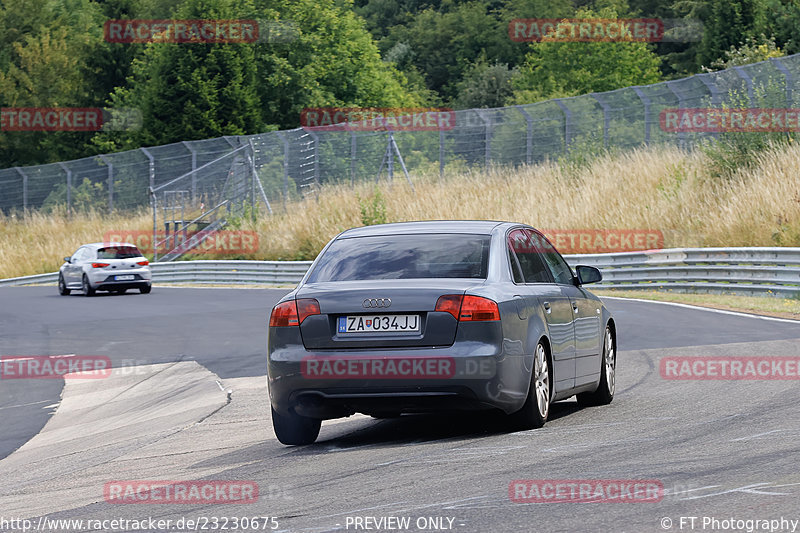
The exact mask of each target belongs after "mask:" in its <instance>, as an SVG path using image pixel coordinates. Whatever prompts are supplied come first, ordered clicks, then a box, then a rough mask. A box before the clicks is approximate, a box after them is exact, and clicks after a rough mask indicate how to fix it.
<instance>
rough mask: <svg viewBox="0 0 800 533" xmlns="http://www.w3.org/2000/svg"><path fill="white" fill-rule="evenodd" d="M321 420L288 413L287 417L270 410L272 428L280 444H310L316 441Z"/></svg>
mask: <svg viewBox="0 0 800 533" xmlns="http://www.w3.org/2000/svg"><path fill="white" fill-rule="evenodd" d="M321 426H322V420H320V419H318V418H309V417H307V416H300V415H298V414H295V413H290V414H289V415H288V416H286V415H281V414H278V413H276V412H275V409H274V408H272V427H273V429H274V430H275V436H276V437H278V440H279V441H280V442H281V443H282V444H295V445H303V444H311V443H313V442H314V441H315V440H317V436H318V435H319V430H320V427H321Z"/></svg>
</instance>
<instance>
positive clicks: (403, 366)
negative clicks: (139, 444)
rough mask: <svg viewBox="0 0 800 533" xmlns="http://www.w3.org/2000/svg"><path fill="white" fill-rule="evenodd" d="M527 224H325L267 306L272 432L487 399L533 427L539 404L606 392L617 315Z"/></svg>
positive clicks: (482, 404) (287, 434)
mask: <svg viewBox="0 0 800 533" xmlns="http://www.w3.org/2000/svg"><path fill="white" fill-rule="evenodd" d="M600 280H601V275H600V271H599V270H597V269H596V268H594V267H591V266H577V267H576V269H575V272H573V271H572V269H571V268H570V267H569V265H567V263H566V261H565V260H564V258H563V257H561V255H560V254H559V253H558V252H557V251H556V249H555V248H554V247H553V246H552V244H550V242H549V241H548V240H547V239H546V238H545V237H544V236H543V235H542V234H541V233H540V232H538V231H537V230H535V229H534V228H532V227H530V226H526V225H523V224H514V223H508V222H490V221H431V222H408V223H397V224H384V225H377V226H367V227H362V228H355V229H351V230H347V231H345V232H343V233H341V234H339V235H338V236H336V237H335V238H334V239H333V240H332V241H331V242H329V243H328V244H327V246H326V247H325V248H324V249H323V250H322V252H321V253H320V254H319V256H318V257H317V259H316V261H314V263H313V264H312V265H311V268H310V269H309V270H308V272H307V273H306V275H305V277H304V278H303V279H302V281H301V282H300V284H299V285H298V286H297V288H295V290H293V291H292V292H290V293H289V294H287V295H286V296H285V297H284V298H282V299H281V301H280V302H279V303H278V304H277V305H276V306H275V307H274V308H273V309H272V313H271V315H270V320H269V331H268V337H267V351H268V357H267V374H268V375H267V380H268V385H269V396H270V400H271V403H272V422H273V426H274V429H275V434H276V436H277V437H278V440H279V441H280V442H282V443H284V444H309V443H312V442H314V441H315V440H316V438H317V436H318V435H319V430H320V424H321V421H322V420H324V419H330V418H339V417H346V416H350V415H352V414H354V413H364V414H367V415H372V416H374V417H377V418H384V417H391V416H399V415H401V414H403V413H424V412H436V411H451V410H462V411H463V410H495V411H498V412H501V413H505V416H508V418H509V419H510V421H511V422H512V423H513V426H514V427H517V428H525V429H530V428H538V427H541V426H542V425H543V424H544V423H545V422H546V421H547V416H548V413H549V411H550V404H551V403H552V402H554V401H558V400H564V399H567V398H570V397H572V396H575V395H577V398H578V402H579V403H580V404H581V405H584V406H585V405H602V404H607V403H609V402H611V400H612V399H613V397H614V382H615V370H616V326H615V323H614V319H613V317H612V316H611V314H610V313H609V312H608V310H607V309H606V308H605V306H604V305H603V303H602V302H601V301H600V300H599V299H598V298H597V297H596V296H594V295H593V294H592V293H590V292H589V291H587V290H586V288H585V287H584V285H586V284H588V283H593V282H597V281H600Z"/></svg>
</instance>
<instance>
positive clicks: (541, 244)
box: [531, 232, 573, 285]
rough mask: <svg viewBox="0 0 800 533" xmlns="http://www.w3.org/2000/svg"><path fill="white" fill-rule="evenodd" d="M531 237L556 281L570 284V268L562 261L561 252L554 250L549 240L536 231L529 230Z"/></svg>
mask: <svg viewBox="0 0 800 533" xmlns="http://www.w3.org/2000/svg"><path fill="white" fill-rule="evenodd" d="M531 238H532V239H533V240H534V245H535V246H536V248H537V249H538V250H540V251H541V254H540V255H541V256H542V258H543V259H544V261H545V263H547V267H548V268H549V269H550V273H551V274H553V278H554V279H555V280H556V283H559V284H561V285H572V279H573V274H572V269H571V268H570V267H569V265H568V264H567V262H566V261H564V258H563V257H561V254H559V253H558V252H557V251H556V249H555V247H553V245H552V244H550V241H548V240H547V239H546V238H545V237H544V236H543V235H542V234H540V233H537V232H531Z"/></svg>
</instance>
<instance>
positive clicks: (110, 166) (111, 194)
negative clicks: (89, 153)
mask: <svg viewBox="0 0 800 533" xmlns="http://www.w3.org/2000/svg"><path fill="white" fill-rule="evenodd" d="M98 157H99V158H100V159H101V160H102V161H103V163H105V164H106V166H108V212H109V213H113V212H114V164H113V163H111V161H109V160H108V156H107V155H106V154H102V155H99V156H98Z"/></svg>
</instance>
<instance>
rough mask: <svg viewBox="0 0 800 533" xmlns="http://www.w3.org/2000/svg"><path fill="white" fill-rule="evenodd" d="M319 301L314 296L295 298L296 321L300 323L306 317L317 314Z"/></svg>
mask: <svg viewBox="0 0 800 533" xmlns="http://www.w3.org/2000/svg"><path fill="white" fill-rule="evenodd" d="M318 314H320V312H319V302H318V301H316V300H315V299H314V298H300V299H299V300H297V323H298V324H302V323H303V320H305V319H306V317H308V316H311V315H318Z"/></svg>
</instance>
